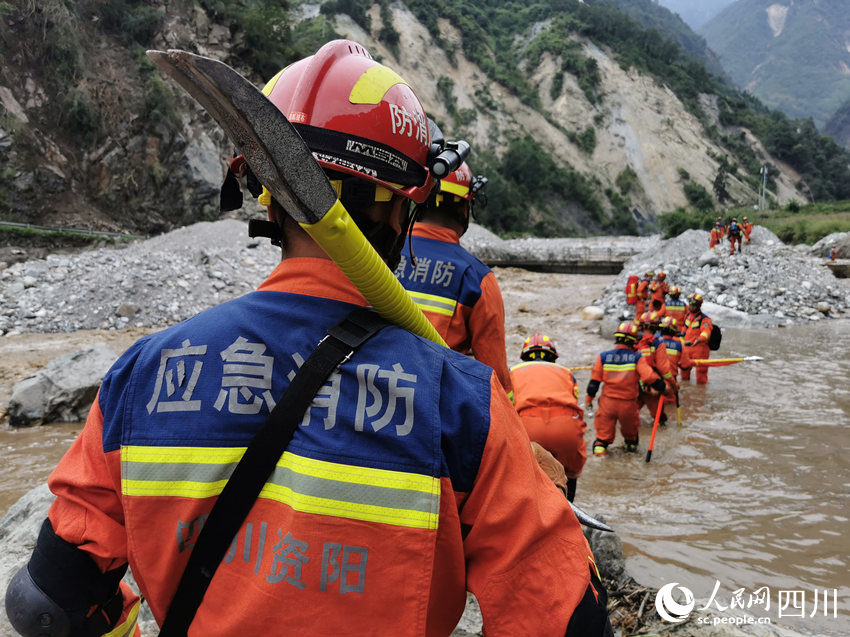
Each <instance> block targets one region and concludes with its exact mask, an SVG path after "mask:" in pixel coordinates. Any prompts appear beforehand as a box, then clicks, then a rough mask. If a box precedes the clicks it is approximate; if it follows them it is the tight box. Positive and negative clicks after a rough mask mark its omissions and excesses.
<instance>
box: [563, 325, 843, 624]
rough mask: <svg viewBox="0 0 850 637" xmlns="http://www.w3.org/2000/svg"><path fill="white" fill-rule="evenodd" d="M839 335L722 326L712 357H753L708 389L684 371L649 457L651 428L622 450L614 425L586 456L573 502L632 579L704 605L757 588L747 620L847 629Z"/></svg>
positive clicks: (816, 329) (838, 331) (822, 329)
mask: <svg viewBox="0 0 850 637" xmlns="http://www.w3.org/2000/svg"><path fill="white" fill-rule="evenodd" d="M848 340H850V322H848V321H844V320H841V321H821V322H818V323H815V324H811V325H807V326H801V327H788V328H779V329H776V328H774V329H756V330H733V329H727V330H724V337H723V344H722V349H721V351H720V352H717V357H718V358H726V357H734V356H761V357H763V358H764V361H760V362H742V363H738V364H733V365H728V366H724V367H717V368H712V369H710V371H709V384H708V385H706V386H697V385H695V384H694V380H693V376H692V379H691V384H690V385H683V388H682V390H681V392H680V404H681V414H682V425H681V426H678V424H677V422H676V420H677V419H676V408H675V406H672V407H668V408H667V413H668V416H669V418H670V420H669V421H668V425H667V426H666V427H664V428H660V429H659V432H658V434H657V436H656V440H655V444H654V449H653V453H652V458H651V461H650V463H648V464H647V463H646V461H645V459H646V449H647V446H648V444H649V440H650V434H651V425H649V424H645V425H644V426H642V427H641V434H640V435H641V445H640V447H641V448H640V453H638V454H637V455H631V454H625V453H623V452H622V438H621V437H620V436H619V434H618V439H617V441H616V442H615V443H614V450H613V452H612V454H611V455H610V456H609V457H607V458H593V457H591V458H588V461H587V464H586V465H585V470H584V474H583V475H582V477H581V478H580V479H579V485H578V494H577V498H576V502H577V503H578V504H580V505H583V506H585V507H586V508H587V510H588V511H589V512H599V513H603V514H604V516H605V518H606V519H607V520H608V522H609V523H610V524H611V525H612V526H614V527H615V529H616V531H617V532H618V534H619V535H620V537H621V538H622V540H623V544H624V548H625V553H626V556H627V566H628V569H629V571H630V572H631V573H632V575H633V576H634V577H635V578H636V579H638V581H640V582H642V583H644V584H647V585H650V586H653V587H655V588H660V587H662V586H663V585H665V584H668V583H674V582H675V583H678V585H679V586H684V587H686V588H688V589H689V590H691V591H692V592H693V594H694V596H695V597H696V598H697V608H702V606H704V605H705V603H706V602H707V601H708V600H709V599H710V598H711V595H712V592H713V591H714V589H715V587H717V592H716V594H715V597H714V600H715V601H714V602H712V603H711V607H712V608H713V609H714V610H715V611H717V610H719V607H718V605H717V604H718V603H719V604H720V606H722V607H726V608H729V607H730V606H731V605H732V600H733V598H737V599H741V600H742V601H743V603H744V606H745V608H746V606H747V605H748V604H749V601H750V596H751V595H756V596H759V595H763V593H764V591H762V592H760V593H756V591H757V589H760V588H762V587H768V588H769V590H770V608H769V610H768V609H766V608H765V605H764V604H756V603H754V604H753V605H752V606H751V607H750V608H748V609H747V611H748V612H749V613H750V614H752V615H755V617H756V618H769V619H771V621H772V624H773V625H777V624H780V625H782V624H784V625H787V626H789V627H792V628H794V629H795V630H799V631H801V632H808V633H811V634H814V635H847V634H850V535H848V532H850V431H848V427H850V358H848V347H847V343H848ZM577 374H578V375H579V379H580V383H581V384H584V383H585V382H586V381H587V379H588V378H589V372H584V374H585V375H584V376H581V374H582V372H578V373H577ZM643 420H644V421H645V422H648V421H649V414H648V412H647V411H646V410H645V409H644V412H643ZM587 437H588V439H589V440H591V439H592V434H591V428H590V427H589V430H588V436H587ZM718 583H719V584H718ZM742 588H743V589H744V590H743V591H742V592H741V593H740V594H738V595H736V591H738V590H739V589H742ZM825 591H826V594H827V605H826V608H825V605H824V597H823V596H824V592H825ZM815 596H817V601H818V604H817V606H815V605H814V604H815ZM700 600H702V601H700ZM783 603H784V604H787V605H786V608H785V609H783V610H782V611H781V615H780V606H781V604H783ZM836 607H837V611H836ZM824 610H826V616H825V614H824ZM721 614H722V613H721ZM834 614H836V615H837V617H834V616H833V615H834Z"/></svg>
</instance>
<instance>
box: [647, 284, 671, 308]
mask: <svg viewBox="0 0 850 637" xmlns="http://www.w3.org/2000/svg"><path fill="white" fill-rule="evenodd" d="M649 289H650V299H651V300H652V301H661V304H662V305H663V304H664V301H665V300H666V298H667V293H668V292H669V291H670V286H669V285H667V281H653V282H652V285H651V286H650V288H649Z"/></svg>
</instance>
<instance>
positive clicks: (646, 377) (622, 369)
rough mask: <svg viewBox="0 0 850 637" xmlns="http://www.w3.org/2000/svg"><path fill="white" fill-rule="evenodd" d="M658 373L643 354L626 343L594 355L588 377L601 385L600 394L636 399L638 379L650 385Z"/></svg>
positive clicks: (607, 396)
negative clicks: (594, 359)
mask: <svg viewBox="0 0 850 637" xmlns="http://www.w3.org/2000/svg"><path fill="white" fill-rule="evenodd" d="M657 378H658V375H657V374H656V373H655V372H653V371H652V366H651V365H650V364H649V361H648V360H647V358H646V357H645V356H642V355H641V354H640V352H636V351H635V350H633V349H632V348H631V347H628V346H627V345H622V344H618V345H616V346H615V347H614V349H611V350H607V351H605V352H602V353H601V354H599V356H597V357H596V362H594V363H593V369H592V370H591V371H590V379H591V380H595V381H596V382H598V383H604V384H603V386H602V395H603V396H605V397H606V398H618V399H620V400H637V397H638V392H639V384H638V383H639V381H643V383H644V384H645V385H651V384H652V383H653V382H654V381H655V380H656V379H657Z"/></svg>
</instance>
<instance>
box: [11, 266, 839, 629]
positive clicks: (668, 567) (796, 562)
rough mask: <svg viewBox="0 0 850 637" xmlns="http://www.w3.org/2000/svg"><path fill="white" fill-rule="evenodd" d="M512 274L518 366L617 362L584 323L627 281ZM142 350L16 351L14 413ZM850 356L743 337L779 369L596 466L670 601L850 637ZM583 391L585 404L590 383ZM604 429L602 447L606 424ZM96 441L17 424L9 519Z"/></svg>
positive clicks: (601, 503)
mask: <svg viewBox="0 0 850 637" xmlns="http://www.w3.org/2000/svg"><path fill="white" fill-rule="evenodd" d="M496 273H497V277H498V278H499V281H500V284H501V286H502V291H503V295H504V297H505V305H506V312H507V325H508V330H507V345H508V354H509V362H510V363H511V364H514V363H516V362H518V353H519V348H520V345H521V342H522V340H523V339H524V338H525V336H526V335H527V334H529V333H531V332H532V331H535V330H539V331H541V332H544V333H547V334H549V335H550V336H552V337H553V338H554V339H555V342H556V344H557V345H558V350H559V352H560V353H561V360H560V361H559V362H561V363H563V364H564V365H566V366H578V365H588V364H590V363H591V362H592V361H593V358H594V357H595V355H596V354H597V353H598V352H599V351H601V350H602V349H606V348H608V347H609V345H610V342H609V341H608V340H607V339H602V338H601V337H599V336H598V334H596V333H595V331H594V330H595V329H596V328H597V327H598V323H594V322H591V321H585V320H583V319H581V318H580V316H579V313H580V309H581V308H582V307H583V306H584V305H587V304H589V303H590V302H591V301H592V300H593V299H594V298H596V297H597V296H598V295H599V294H600V293H601V291H602V290H603V289H604V287H605V286H606V285H607V284H608V283H609V282H610V281H611V280H612V279H613V277H610V276H582V275H563V274H543V273H531V272H526V271H523V270H518V269H514V268H500V269H497V270H496ZM845 281H846V280H845ZM138 335H139V334H138V333H132V334H126V335H122V334H120V333H115V332H112V333H106V334H98V333H90V334H86V335H84V337H81V338H79V339H75V338H74V337H71V336H68V335H64V336H63V335H22V336H19V337H18V336H16V337H10V338H0V385H2V387H0V399H2V400H3V403H2V404H3V406H5V401H7V400H8V391H9V389H10V383H11V381H12V380H13V376H14V375H15V374H14V373H12V372H10V371H9V370H10V369H11V370H14V369H18V370H19V374H20V372H21V370H27V369H30V371H32V369H35V368H37V367H38V365H41V364H44V363H46V362H47V360H49V358H50V357H52V356H55V355H58V354H59V353H63V351H74V349H75V348H76V349H78V348H79V346H80V345H81V343H82V342H91V341H92V340H97V339H98V338H101V337H103V338H108V339H111V341H112V345H113V348H114V349H116V351H122V350H123V348H124V347H126V346H128V345H129V344H130V343H131V342H132V340H134V338H136V337H137V336H138ZM62 339H64V340H62ZM56 341H62V342H61V343H59V344H56ZM78 341H79V342H78ZM51 343H52V345H51ZM848 343H850V321H847V320H831V321H820V322H816V323H812V324H809V325H806V326H794V327H787V328H772V329H750V330H737V329H731V328H727V329H725V330H724V336H723V345H722V347H721V350H720V352H717V353H716V356H718V357H733V356H761V357H763V358H764V360H763V361H760V362H743V363H739V364H734V365H729V366H726V367H719V368H712V369H711V370H710V372H709V384H708V385H707V386H696V385H694V384H690V385H687V386H684V387H683V389H682V391H681V415H682V424H681V426H680V425H678V424H677V422H676V410H675V407H672V408H668V414H669V415H670V421H669V424H668V425H667V426H666V427H664V428H662V429H660V430H659V433H658V435H657V437H656V440H655V447H654V450H653V454H652V461H651V462H650V463H646V462H645V454H646V449H647V445H648V443H649V439H650V432H651V422H650V418H649V415H648V412H646V411H644V415H643V419H644V424H643V426H642V428H641V432H640V436H641V445H640V451H639V453H638V454H637V455H627V454H624V453H623V452H622V438H621V437H620V436H619V434H618V438H617V441H616V442H615V443H614V445H613V446H612V448H611V449H612V451H611V454H610V455H609V456H608V457H606V458H593V457H590V458H588V461H587V464H586V465H585V469H584V473H583V475H582V476H581V478H580V479H579V482H578V493H577V496H576V503H577V504H579V505H580V506H582V507H583V508H584V509H586V510H587V511H588V512H591V513H597V514H601V515H604V517H605V519H606V520H607V522H608V523H609V524H611V525H612V526H613V527H614V528H615V529H616V531H617V533H618V535H619V536H620V538H621V539H622V541H623V545H624V548H625V552H626V556H627V566H628V568H629V571H630V572H631V574H632V575H633V576H634V577H635V578H636V579H638V581H640V582H641V583H643V584H645V585H647V586H651V587H654V588H661V587H662V586H664V585H666V584H675V585H676V586H680V587H686V588H687V589H689V590H690V591H692V593H693V596H694V597H695V598H696V599H697V608H701V607H702V606H703V605H705V603H706V601H707V600H711V602H710V604H711V607H712V608H713V609H715V611H717V610H720V611H723V610H724V609H729V608H732V609H734V608H735V607H736V606H743V607H744V609H746V610H747V612H748V613H750V614H751V615H752V616H754V617H755V618H757V619H758V620H760V622H761V623H763V624H768V622H769V624H770V626H765V629H766V630H767V631H768V632H765V633H764V634H775V633H772V632H770V631H771V626H772V627H774V629H775V628H776V627H778V626H788V627H790V628H793V629H794V630H797V631H799V632H802V633H806V634H812V635H829V636H838V635H848V634H850V533H848V532H850V431H848V428H850V356H848V352H850V348H848ZM39 348H41V351H42V354H41V355H40V356H39V355H37V354H38V352H39ZM34 353H35V354H34ZM18 361H20V365H19V364H18ZM4 370H5V371H4ZM4 374H5V375H4ZM576 376H577V378H578V380H579V384H580V386H581V387H582V389H583V388H584V387H585V386H586V384H587V381H588V380H589V371H584V370H582V371H577V372H576ZM691 382H692V383H693V381H691ZM4 392H5V394H4ZM588 425H589V427H588V432H587V434H586V440H587V442H588V445H589V444H590V443H591V442H592V440H593V425H592V419H588ZM80 427H81V425H80V424H70V425H65V424H63V425H48V426H44V427H39V428H36V429H29V430H20V431H13V430H11V429H10V428H9V427H8V426H7V425H6V423H5V421H4V423H3V425H2V427H0V451H2V458H3V465H2V466H3V471H2V474H0V514H2V513H3V512H5V510H6V509H8V507H9V506H10V505H11V504H12V503H13V502H14V501H16V500H17V498H19V497H20V496H21V495H22V494H23V493H25V492H26V491H27V490H29V489H30V488H31V487H33V486H35V485H37V484H39V483H41V482H42V481H44V480H45V479H46V476H47V475H48V474H49V472H50V470H51V468H52V467H53V466H54V465H55V463H56V462H57V460H58V459H59V457H61V455H62V453H63V452H64V450H65V449H67V447H68V446H69V445H70V443H71V441H72V440H73V438H74V436H75V435H76V433H77V432H78V431H79V430H80ZM765 600H769V605H768V604H765V603H764V602H765ZM748 606H749V608H748ZM721 614H722V612H721Z"/></svg>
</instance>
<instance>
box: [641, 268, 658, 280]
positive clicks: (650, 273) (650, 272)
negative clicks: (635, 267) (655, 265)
mask: <svg viewBox="0 0 850 637" xmlns="http://www.w3.org/2000/svg"><path fill="white" fill-rule="evenodd" d="M643 276H645V277H646V278H647V279H651V278H652V277H654V276H655V270H647V271H646V272H645V273H644V275H643Z"/></svg>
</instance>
